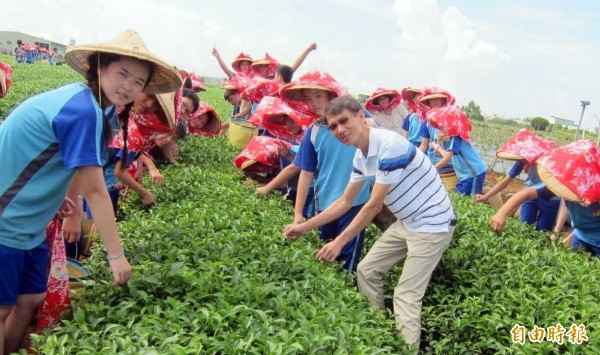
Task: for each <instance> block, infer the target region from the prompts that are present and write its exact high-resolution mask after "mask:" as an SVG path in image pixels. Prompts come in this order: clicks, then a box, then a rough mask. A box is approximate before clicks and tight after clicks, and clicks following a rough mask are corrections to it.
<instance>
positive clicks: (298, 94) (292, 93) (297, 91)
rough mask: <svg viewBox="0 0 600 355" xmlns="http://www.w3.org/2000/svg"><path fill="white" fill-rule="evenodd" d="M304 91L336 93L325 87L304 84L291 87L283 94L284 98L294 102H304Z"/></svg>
mask: <svg viewBox="0 0 600 355" xmlns="http://www.w3.org/2000/svg"><path fill="white" fill-rule="evenodd" d="M302 89H314V90H323V91H329V92H332V93H334V94H335V92H334V91H333V90H331V89H328V88H326V87H325V86H322V85H317V84H303V83H299V84H296V85H294V86H291V87H289V88H287V89H285V90H284V91H283V92H282V93H283V96H284V97H285V98H287V99H290V100H294V101H304V99H303V98H302V91H301V90H302ZM336 96H337V94H336Z"/></svg>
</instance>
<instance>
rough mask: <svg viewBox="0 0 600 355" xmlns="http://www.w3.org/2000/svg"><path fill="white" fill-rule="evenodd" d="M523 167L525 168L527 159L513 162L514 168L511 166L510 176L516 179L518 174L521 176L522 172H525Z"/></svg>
mask: <svg viewBox="0 0 600 355" xmlns="http://www.w3.org/2000/svg"><path fill="white" fill-rule="evenodd" d="M523 169H525V160H517V161H516V162H515V163H514V164H513V166H512V168H510V170H509V171H508V176H510V177H511V178H513V179H514V178H516V177H517V176H519V174H520V173H522V172H523Z"/></svg>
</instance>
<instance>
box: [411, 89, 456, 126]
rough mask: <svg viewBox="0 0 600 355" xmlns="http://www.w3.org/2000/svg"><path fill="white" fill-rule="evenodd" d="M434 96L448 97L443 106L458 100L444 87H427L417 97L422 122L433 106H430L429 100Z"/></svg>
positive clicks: (418, 112)
mask: <svg viewBox="0 0 600 355" xmlns="http://www.w3.org/2000/svg"><path fill="white" fill-rule="evenodd" d="M434 98H443V99H446V102H445V103H444V104H443V106H442V107H444V106H450V105H454V102H455V101H456V99H455V98H454V96H452V95H450V93H449V92H448V91H446V90H444V89H441V88H438V87H431V88H425V89H424V90H423V91H422V92H421V95H419V96H418V97H417V98H416V99H415V104H416V106H417V111H416V112H417V114H418V115H419V119H420V121H421V122H423V121H424V120H425V117H426V115H427V111H428V110H429V109H430V108H431V106H429V101H428V100H429V99H434Z"/></svg>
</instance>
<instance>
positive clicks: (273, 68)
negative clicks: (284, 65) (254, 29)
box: [251, 53, 279, 77]
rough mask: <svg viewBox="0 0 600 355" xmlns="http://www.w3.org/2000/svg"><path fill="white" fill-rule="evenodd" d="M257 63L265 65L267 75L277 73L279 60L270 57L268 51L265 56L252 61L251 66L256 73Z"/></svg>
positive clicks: (270, 75)
mask: <svg viewBox="0 0 600 355" xmlns="http://www.w3.org/2000/svg"><path fill="white" fill-rule="evenodd" d="M259 65H267V66H268V68H267V77H274V76H275V74H277V68H279V62H278V61H277V59H275V58H273V57H271V56H270V55H269V53H265V57H264V58H263V59H258V60H255V61H254V62H252V64H251V67H252V69H254V71H255V72H256V75H258V70H257V69H256V67H257V66H259Z"/></svg>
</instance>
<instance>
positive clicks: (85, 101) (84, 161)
mask: <svg viewBox="0 0 600 355" xmlns="http://www.w3.org/2000/svg"><path fill="white" fill-rule="evenodd" d="M103 127H104V122H103V120H101V119H99V118H98V115H97V112H96V107H95V105H94V104H93V102H92V101H91V96H90V94H89V92H88V91H81V92H79V93H77V94H75V95H74V96H73V97H72V98H71V99H70V100H69V101H67V102H66V103H65V105H64V106H63V107H62V108H61V109H60V111H59V112H58V113H57V114H56V116H54V118H53V119H52V130H53V131H54V135H55V136H56V139H57V140H58V146H59V149H60V154H61V156H62V159H63V164H64V167H65V169H74V168H77V167H80V166H101V165H102V160H101V153H102V150H103V147H102V144H103V140H102V131H103Z"/></svg>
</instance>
